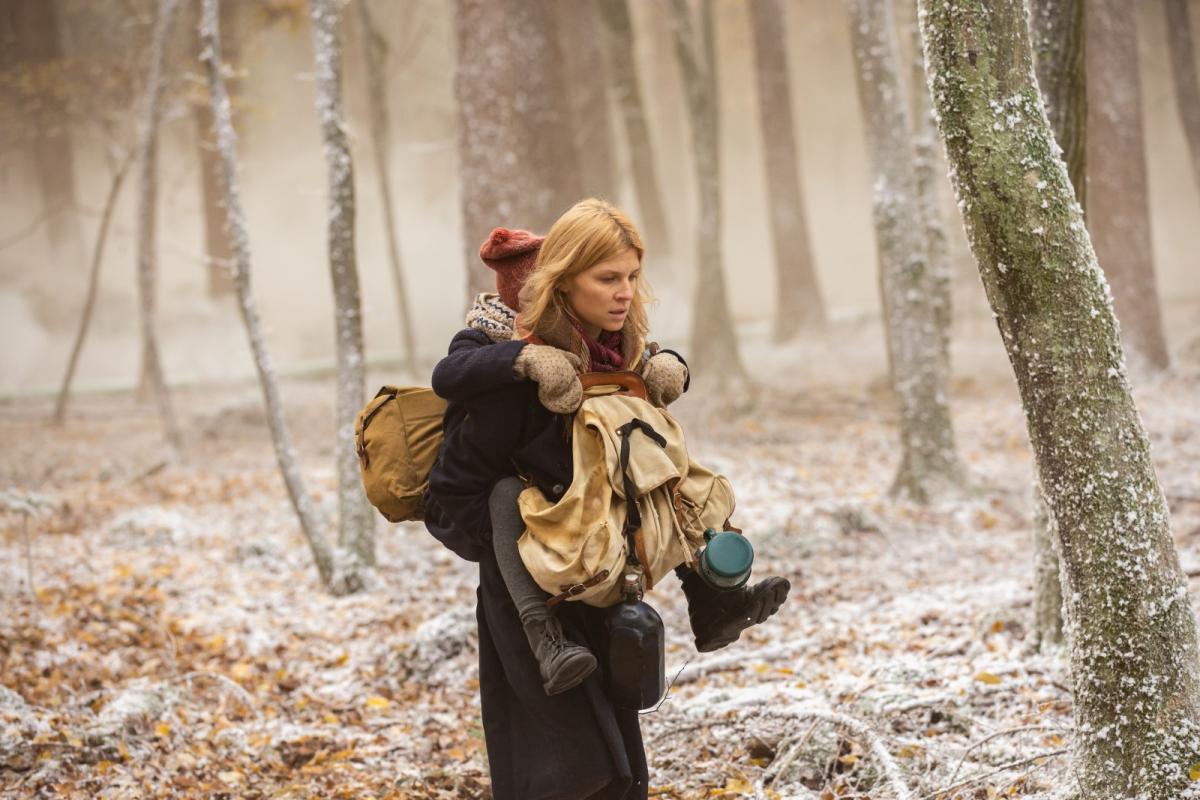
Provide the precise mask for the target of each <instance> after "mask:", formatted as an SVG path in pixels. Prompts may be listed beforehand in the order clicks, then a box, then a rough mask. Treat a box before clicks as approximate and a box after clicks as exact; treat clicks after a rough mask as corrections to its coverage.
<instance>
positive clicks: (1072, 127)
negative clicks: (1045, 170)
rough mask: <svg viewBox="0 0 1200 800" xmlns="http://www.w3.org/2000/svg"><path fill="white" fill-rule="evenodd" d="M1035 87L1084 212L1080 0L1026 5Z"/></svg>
mask: <svg viewBox="0 0 1200 800" xmlns="http://www.w3.org/2000/svg"><path fill="white" fill-rule="evenodd" d="M1029 14H1030V20H1029V33H1030V36H1031V37H1032V42H1033V63H1034V66H1035V67H1036V68H1037V80H1038V88H1039V89H1041V92H1042V102H1043V103H1045V105H1046V116H1048V117H1049V118H1050V128H1051V129H1052V130H1053V131H1054V139H1055V141H1057V142H1058V146H1059V147H1060V148H1062V151H1063V152H1062V157H1063V161H1065V162H1066V164H1067V174H1068V175H1070V176H1071V186H1073V187H1074V189H1075V199H1076V200H1078V201H1079V207H1080V208H1084V209H1086V208H1087V180H1086V178H1087V129H1088V125H1087V122H1088V81H1087V73H1088V70H1087V68H1086V55H1085V54H1086V52H1087V28H1086V11H1085V5H1084V0H1030V2H1029Z"/></svg>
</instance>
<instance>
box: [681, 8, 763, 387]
mask: <svg viewBox="0 0 1200 800" xmlns="http://www.w3.org/2000/svg"><path fill="white" fill-rule="evenodd" d="M671 29H672V33H673V34H674V39H675V54H676V58H678V59H679V65H680V69H681V70H682V72H683V85H684V92H685V94H686V95H687V106H688V116H689V117H690V119H691V126H692V159H693V161H694V162H695V167H696V186H697V187H698V190H699V195H700V212H699V216H698V219H697V221H696V254H697V258H698V260H699V266H698V269H697V274H696V295H695V301H694V303H693V305H692V335H691V341H692V344H691V357H692V359H693V364H694V365H695V367H696V370H697V373H698V374H705V373H707V374H709V375H711V376H713V377H714V378H715V379H716V380H717V381H718V382H720V383H721V384H725V383H727V382H728V381H730V380H733V381H741V382H744V381H747V380H748V376H747V374H746V368H745V366H744V365H743V364H742V357H741V355H740V354H739V353H738V345H737V333H736V332H735V331H734V328H733V318H732V316H731V315H730V313H729V301H728V300H727V298H726V295H725V267H724V260H725V259H724V255H723V254H722V250H721V147H720V138H719V136H720V122H721V115H720V111H719V105H718V97H717V49H716V45H715V41H714V38H713V29H712V0H702V2H701V5H700V30H699V32H697V31H696V29H695V26H694V25H693V23H692V12H691V11H690V9H689V8H688V2H687V0H671Z"/></svg>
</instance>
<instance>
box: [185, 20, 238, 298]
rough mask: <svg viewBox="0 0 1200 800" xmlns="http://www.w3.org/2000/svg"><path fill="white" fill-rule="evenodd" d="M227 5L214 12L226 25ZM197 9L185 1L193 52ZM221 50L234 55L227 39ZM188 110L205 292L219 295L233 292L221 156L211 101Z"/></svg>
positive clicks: (196, 39)
mask: <svg viewBox="0 0 1200 800" xmlns="http://www.w3.org/2000/svg"><path fill="white" fill-rule="evenodd" d="M230 8H231V7H230V6H229V5H228V4H226V5H225V6H223V7H222V8H221V11H220V12H218V13H220V14H221V15H222V20H221V26H222V27H224V28H226V29H232V27H233V26H232V25H231V24H230V17H231V16H232V15H231V13H230ZM200 13H201V9H200V6H199V5H198V4H195V3H191V4H189V6H188V15H187V19H188V22H189V23H190V24H189V25H188V27H189V28H190V29H191V32H192V36H193V38H194V42H193V46H194V47H195V48H196V52H197V53H198V52H199V50H200V48H201V47H203V43H202V42H201V41H200V25H199V22H200ZM225 53H226V56H227V57H229V58H230V60H234V59H235V58H236V54H235V53H232V48H230V46H229V42H226V43H225ZM226 90H227V91H232V92H236V84H235V85H234V87H232V88H231V87H229V86H228V85H227V87H226ZM232 107H233V103H232V102H230V113H231V114H232V113H233V108H232ZM191 110H192V123H193V126H194V128H195V130H196V151H197V156H198V160H199V162H200V168H199V173H200V201H201V203H202V204H203V208H204V258H205V262H206V265H207V268H208V296H209V297H211V298H221V297H226V296H228V295H230V294H233V272H232V269H231V265H232V262H233V248H232V247H231V246H230V243H229V236H228V234H227V233H226V231H227V230H228V228H229V223H228V221H227V220H226V219H225V214H226V210H225V207H224V206H223V205H222V204H221V175H220V173H221V157H220V155H219V154H218V153H217V147H216V142H215V141H214V139H213V135H212V131H213V119H212V103H211V102H210V101H209V99H208V98H205V97H203V96H198V97H197V98H196V100H195V101H194V102H193V103H192V109H191Z"/></svg>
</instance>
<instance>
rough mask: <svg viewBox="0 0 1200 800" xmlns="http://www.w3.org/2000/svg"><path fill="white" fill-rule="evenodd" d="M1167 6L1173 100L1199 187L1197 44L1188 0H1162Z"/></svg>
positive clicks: (1199, 97) (1199, 127)
mask: <svg viewBox="0 0 1200 800" xmlns="http://www.w3.org/2000/svg"><path fill="white" fill-rule="evenodd" d="M1163 2H1164V5H1166V10H1167V48H1168V50H1169V51H1170V54H1171V81H1172V83H1173V84H1174V87H1175V104H1176V106H1178V108H1179V119H1180V121H1181V122H1182V123H1183V135H1184V137H1185V138H1186V139H1187V145H1188V154H1189V155H1190V156H1191V160H1192V175H1193V177H1194V178H1195V181H1196V188H1197V189H1200V80H1198V79H1197V76H1196V48H1195V43H1194V42H1193V40H1192V19H1191V14H1190V13H1189V12H1188V0H1163Z"/></svg>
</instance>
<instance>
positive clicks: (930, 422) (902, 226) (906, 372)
mask: <svg viewBox="0 0 1200 800" xmlns="http://www.w3.org/2000/svg"><path fill="white" fill-rule="evenodd" d="M849 7H850V19H851V29H852V34H853V41H854V51H855V58H856V62H857V67H858V69H857V75H858V88H859V101H860V103H861V105H862V111H863V117H864V120H865V122H866V135H867V148H868V150H869V155H870V160H871V164H872V167H873V172H874V174H875V186H874V217H875V233H876V238H877V241H878V248H879V268H880V272H881V281H880V282H881V289H882V293H883V296H882V303H883V306H884V309H885V313H884V319H885V323H886V338H887V347H888V352H889V355H890V359H891V366H892V386H893V388H894V389H895V393H896V398H897V400H898V402H899V406H900V408H899V411H900V446H901V462H900V467H899V470H898V471H897V473H896V479H895V481H894V483H893V485H892V493H893V494H895V495H897V496H900V497H907V498H909V499H912V500H914V501H916V502H922V503H923V502H929V501H930V500H933V499H934V498H936V497H939V496H942V495H946V494H953V493H956V492H957V491H959V489H960V488H961V486H962V485H963V482H964V480H965V469H964V467H963V464H962V461H961V459H960V458H959V456H958V450H957V449H956V446H955V442H954V428H953V426H952V424H951V420H950V407H949V382H950V375H949V359H948V357H947V355H946V352H947V348H946V341H947V340H946V337H947V336H948V333H947V331H946V330H945V329H944V326H945V325H946V324H947V320H946V319H945V318H944V316H943V314H944V309H945V305H944V304H943V303H941V302H938V301H937V299H936V298H937V293H938V291H939V288H940V287H941V286H942V284H941V283H940V282H939V281H938V280H937V279H936V278H937V276H936V274H935V271H934V270H933V269H932V268H931V265H930V262H929V248H928V245H927V242H926V229H925V226H926V222H927V220H926V219H925V218H923V217H922V214H921V205H920V203H919V201H918V188H917V187H918V183H917V171H916V165H915V159H914V155H913V153H914V151H913V142H912V138H911V135H910V130H911V127H910V121H909V115H908V109H907V108H906V106H905V102H904V94H903V91H902V89H901V85H900V76H899V65H900V57H899V54H898V43H897V40H896V29H895V24H894V21H893V18H892V17H893V15H892V6H891V3H890V2H889V1H888V0H850V3H849ZM930 213H932V212H930Z"/></svg>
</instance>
